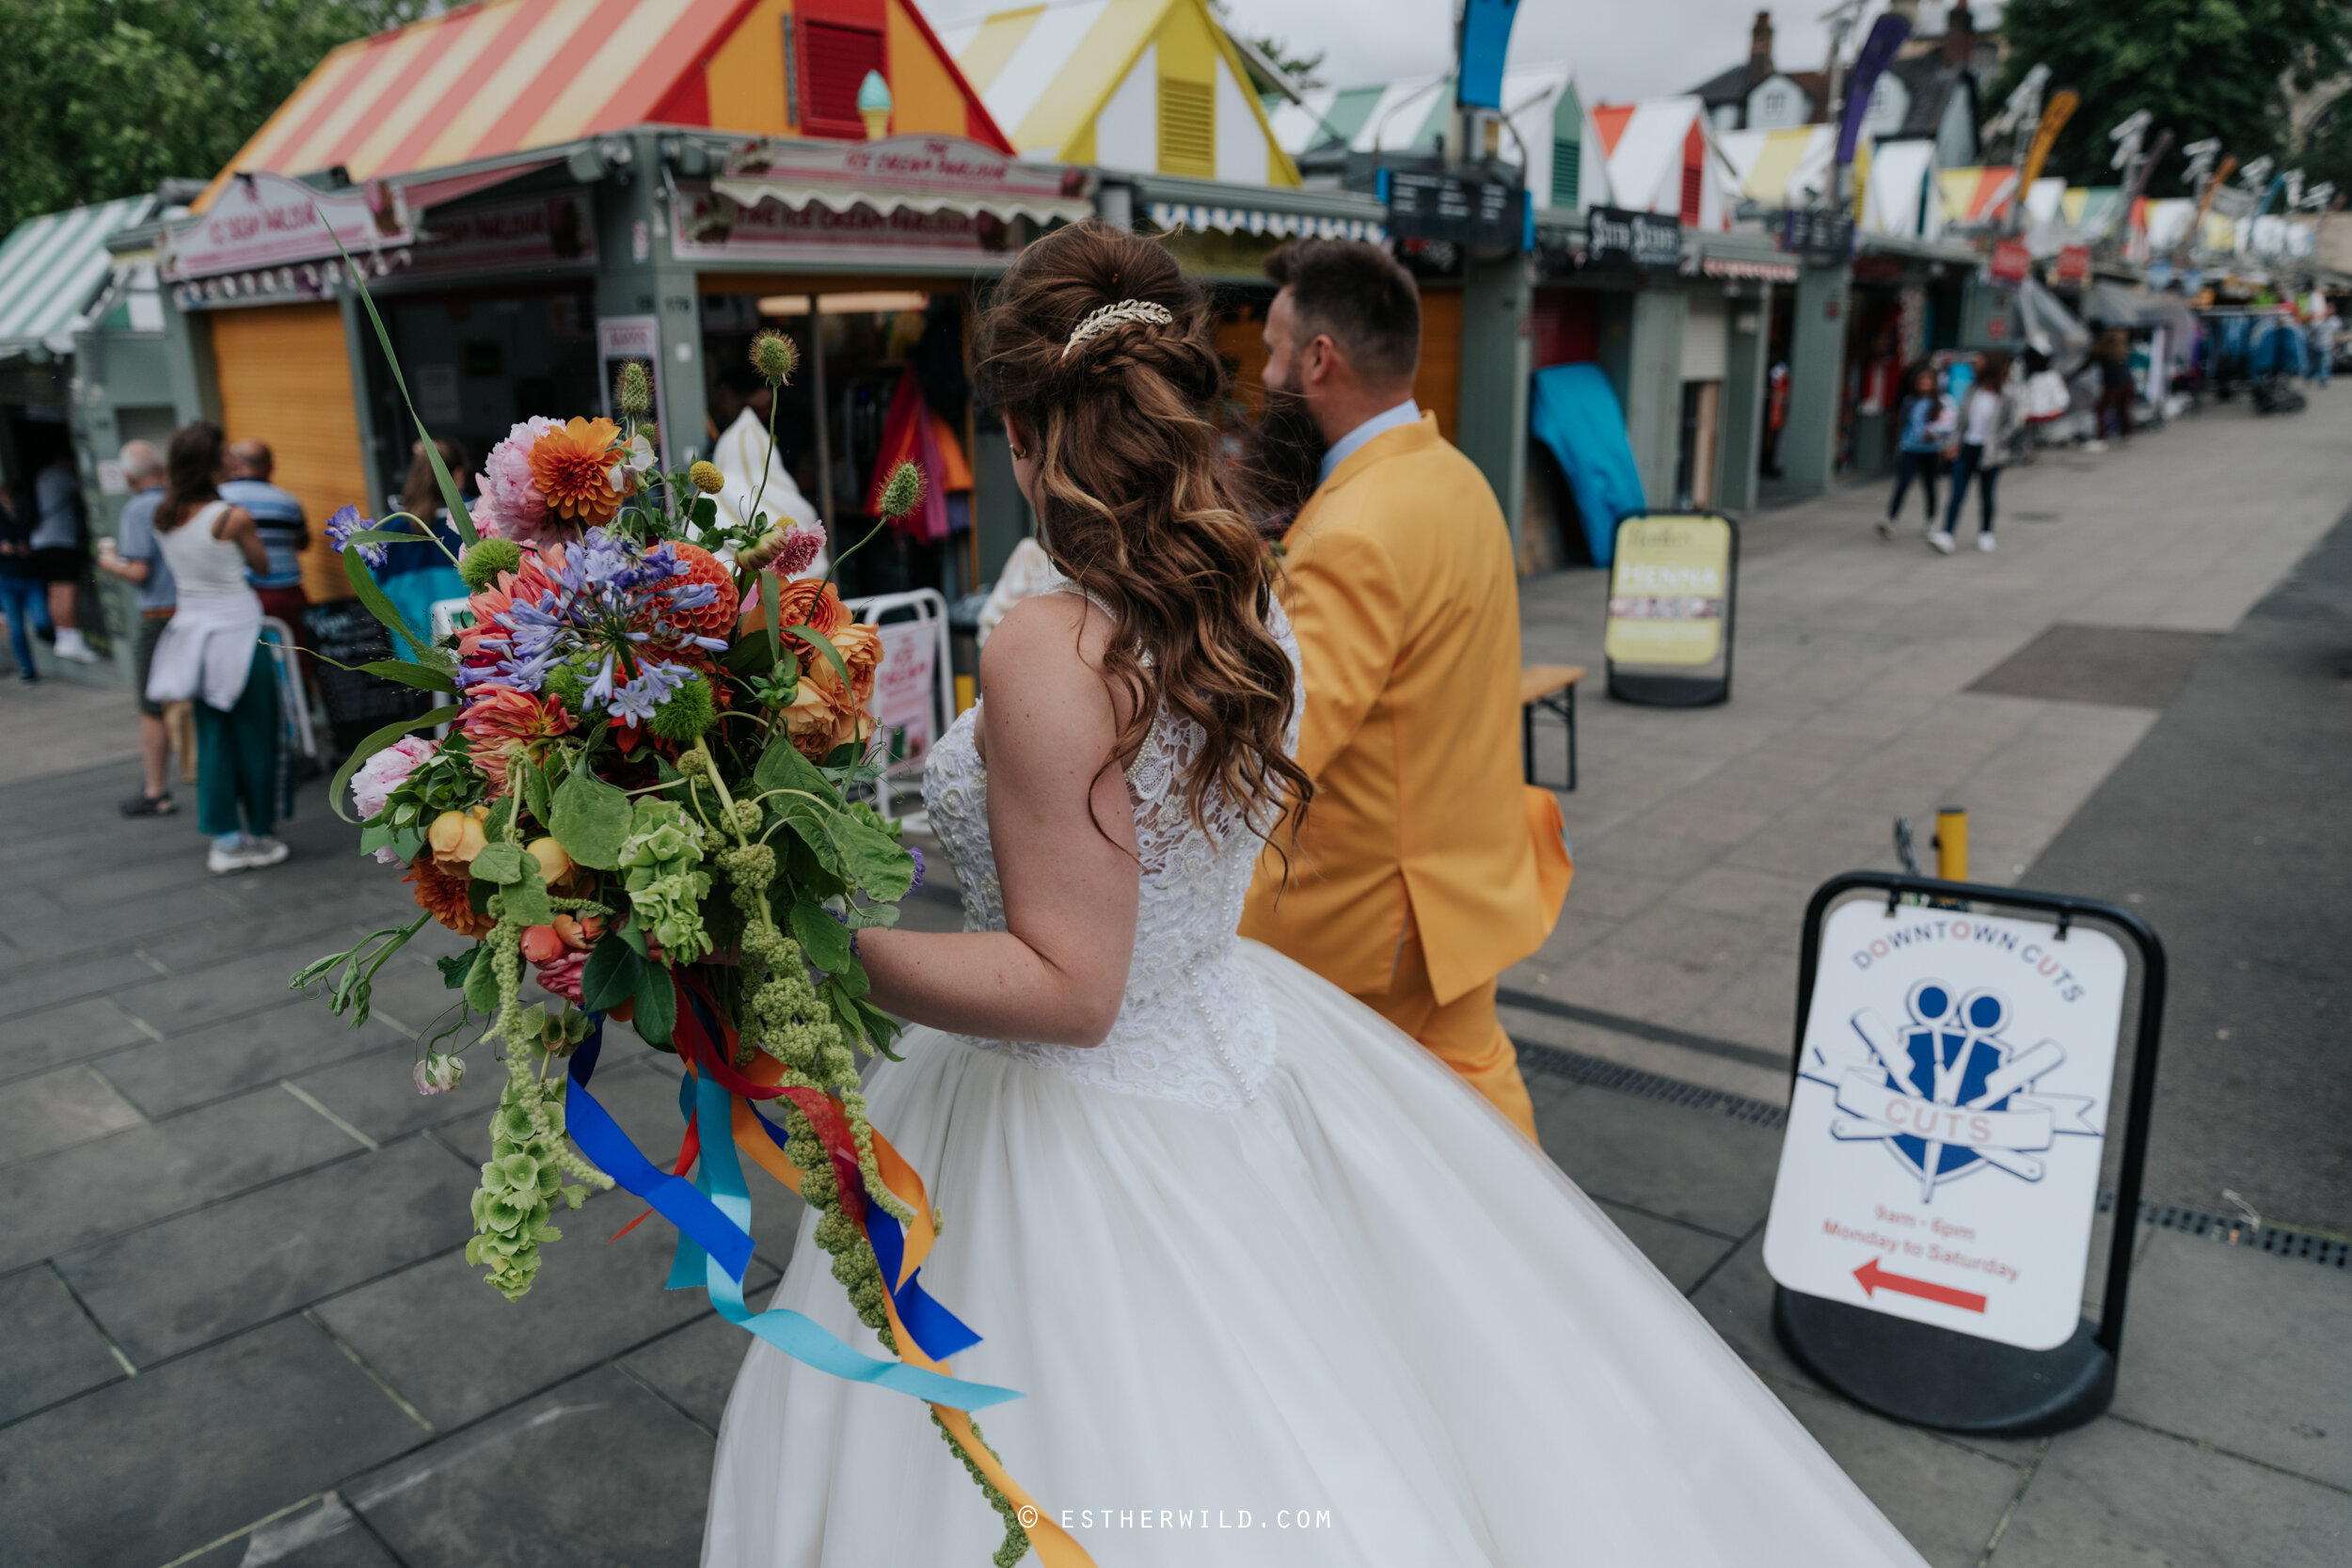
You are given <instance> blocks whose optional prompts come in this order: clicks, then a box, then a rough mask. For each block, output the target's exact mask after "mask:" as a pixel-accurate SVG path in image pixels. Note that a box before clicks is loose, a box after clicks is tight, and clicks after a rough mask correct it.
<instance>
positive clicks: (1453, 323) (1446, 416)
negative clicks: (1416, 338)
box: [1413, 289, 1462, 441]
mask: <svg viewBox="0 0 2352 1568" xmlns="http://www.w3.org/2000/svg"><path fill="white" fill-rule="evenodd" d="M1413 401H1414V402H1415V403H1417V404H1421V406H1422V409H1423V410H1424V411H1425V412H1429V413H1434V414H1436V415H1437V416H1438V434H1439V435H1440V436H1444V437H1445V438H1446V439H1447V440H1449V441H1451V440H1453V439H1454V430H1455V423H1454V418H1455V416H1456V415H1457V414H1459V413H1460V412H1461V405H1462V291H1461V290H1459V289H1423V290H1422V294H1421V370H1420V371H1419V372H1418V373H1416V374H1415V375H1414V377H1413Z"/></svg>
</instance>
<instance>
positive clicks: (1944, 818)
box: [1935, 806, 1968, 882]
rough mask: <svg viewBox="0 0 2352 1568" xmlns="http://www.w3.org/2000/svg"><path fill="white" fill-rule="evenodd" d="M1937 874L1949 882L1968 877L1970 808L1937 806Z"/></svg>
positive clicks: (1959, 880)
mask: <svg viewBox="0 0 2352 1568" xmlns="http://www.w3.org/2000/svg"><path fill="white" fill-rule="evenodd" d="M1935 874H1936V876H1937V877H1938V878H1939V879H1942V880H1944V881H1947V882H1964V881H1966V880H1967V879H1968V808H1967V807H1965V806H1938V807H1936V808H1935Z"/></svg>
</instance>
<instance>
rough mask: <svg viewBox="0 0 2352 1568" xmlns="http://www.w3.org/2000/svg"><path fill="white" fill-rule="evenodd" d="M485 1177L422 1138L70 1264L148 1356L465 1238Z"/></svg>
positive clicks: (100, 1307) (118, 1330)
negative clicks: (471, 1206) (479, 1182)
mask: <svg viewBox="0 0 2352 1568" xmlns="http://www.w3.org/2000/svg"><path fill="white" fill-rule="evenodd" d="M476 1180H477V1178H476V1173H475V1172H473V1171H472V1170H469V1169H468V1168H467V1167H466V1165H465V1164H464V1163H463V1162H461V1161H459V1160H457V1159H456V1158H455V1157H453V1155H452V1154H451V1153H450V1151H449V1150H448V1149H446V1148H442V1147H441V1146H440V1145H438V1144H437V1143H433V1142H431V1141H430V1140H428V1139H422V1138H409V1139H405V1140H404V1141H402V1142H400V1143H396V1144H393V1145H391V1146H389V1148H382V1149H379V1150H377V1151H375V1152H374V1153H372V1154H361V1155H360V1156H359V1157H358V1158H357V1159H353V1160H345V1161H342V1162H341V1163H339V1164H331V1165H328V1166H326V1168H324V1169H322V1170H319V1171H315V1172H312V1173H310V1174H309V1175H306V1176H299V1177H296V1178H294V1180H291V1181H279V1182H276V1183H273V1184H272V1185H269V1186H266V1187H262V1188H261V1189H259V1190H257V1191H254V1192H250V1193H246V1194H245V1195H244V1196H239V1197H233V1198H230V1199H229V1200H228V1201H227V1202H224V1203H215V1204H213V1205H211V1206H210V1207H208V1208H204V1209H199V1210H198V1211H196V1212H194V1213H189V1214H183V1215H181V1216H179V1217H178V1218H176V1219H169V1220H166V1221H164V1222H163V1223H162V1224H160V1225H153V1226H150V1227H146V1228H144V1229H141V1230H135V1231H133V1232H131V1233H130V1234H128V1235H125V1236H119V1237H117V1238H115V1239H114V1240H112V1241H109V1242H104V1243H101V1244H99V1245H97V1246H94V1247H88V1248H86V1249H84V1250H82V1251H80V1252H70V1253H67V1254H65V1255H64V1256H63V1257H61V1258H59V1259H57V1271H58V1273H60V1274H62V1275H65V1277H66V1278H67V1280H69V1281H70V1282H71V1283H72V1286H73V1288H74V1290H75V1291H77V1292H79V1293H80V1295H81V1298H82V1300H83V1301H84V1302H85V1303H86V1304H87V1306H88V1307H89V1309H90V1311H91V1313H92V1314H93V1315H94V1316H95V1317H96V1318H97V1319H98V1321H99V1323H102V1324H103V1325H104V1326H105V1328H106V1331H107V1332H108V1333H109V1334H111V1335H113V1336H114V1338H115V1340H116V1342H117V1343H119V1344H120V1345H121V1346H122V1348H123V1350H124V1351H125V1352H127V1353H128V1354H130V1356H131V1359H132V1360H133V1361H135V1362H136V1363H138V1364H139V1365H140V1366H142V1367H144V1366H147V1365H149V1364H150V1363H152V1362H155V1361H159V1360H161V1359H163V1358H164V1357H166V1356H169V1355H177V1354H180V1353H181V1352H183V1351H186V1350H191V1349H193V1348H195V1347H196V1346H198V1345H202V1344H209V1343H211V1342H212V1341H213V1340H215V1339H221V1338H227V1337H228V1336H230V1335H231V1334H235V1333H238V1332H240V1331H242V1330H244V1329H246V1328H250V1327H251V1326H253V1325H254V1324H255V1323H264V1322H267V1321H268V1320H269V1319H271V1318H274V1317H278V1316H279V1315H280V1314H282V1313H286V1312H292V1311H295V1310H297V1309H299V1308H301V1307H308V1306H310V1304H311V1303H312V1302H315V1301H317V1300H319V1299H320V1298H321V1297H323V1296H326V1295H331V1294H333V1293H334V1292H336V1291H342V1290H347V1289H349V1288H350V1287H352V1286H355V1285H358V1284H360V1283H362V1282H364V1281H366V1280H370V1279H374V1278H377V1277H379V1276H382V1275H389V1274H390V1273H392V1272H393V1271H395V1270H397V1269H401V1268H405V1267H406V1266H407V1265H409V1264H411V1263H414V1262H416V1261H418V1260H419V1259H424V1258H429V1257H432V1256H434V1255H436V1254H439V1253H445V1252H447V1251H449V1249H451V1248H452V1247H456V1246H462V1245H464V1244H465V1241H466V1238H467V1237H468V1236H469V1235H471V1234H472V1233H473V1221H472V1218H471V1215H470V1214H469V1201H470V1199H471V1197H472V1195H473V1189H474V1186H475V1183H476Z"/></svg>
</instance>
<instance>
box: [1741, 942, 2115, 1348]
mask: <svg viewBox="0 0 2352 1568" xmlns="http://www.w3.org/2000/svg"><path fill="white" fill-rule="evenodd" d="M2128 974H2129V966H2128V964H2127V963H2126V961H2125V958H2124V955H2123V950H2122V947H2121V946H2120V945H2119V944H2118V943H2117V942H2115V941H2114V939H2113V938H2111V937H2109V936H2107V935H2106V933H2105V932H2104V931H2099V930H2095V929H2087V928H2085V927H2081V926H2076V927H2074V928H2073V929H2072V930H2071V931H2069V932H2068V933H2067V935H2066V937H2065V938H2064V939H2063V940H2060V939H2059V938H2058V935H2057V933H2056V931H2055V929H2054V928H2053V927H2050V926H2048V925H2046V924H2044V923H2042V922H2038V921H2029V920H2019V919H2014V918H2010V917H2008V916H2004V915H1995V914H1978V913H1970V912H1967V911H1962V910H1949V909H1939V908H1933V907H1929V906H1917V905H1906V906H1899V907H1898V908H1896V909H1895V910H1893V911H1891V913H1890V911H1888V909H1887V906H1886V904H1885V903H1884V902H1883V900H1879V899H1868V898H1866V899H1858V900H1855V901H1852V902H1849V903H1846V904H1842V905H1840V906H1838V907H1837V909H1836V910H1835V911H1832V912H1831V914H1830V915H1829V917H1828V918H1827V920H1826V921H1824V922H1823V925H1822V930H1821V942H1820V965H1819V969H1818V971H1817V974H1816V975H1815V981H1814V990H1813V1000H1812V1006H1811V1009H1810V1011H1809V1013H1808V1014H1807V1018H1806V1022H1805V1033H1804V1042H1803V1044H1802V1046H1801V1048H1800V1049H1801V1053H1802V1054H1801V1058H1800V1064H1799V1069H1798V1078H1797V1085H1796V1091H1795V1094H1794V1096H1793V1097H1792V1099H1791V1101H1790V1102H1789V1108H1788V1133H1787V1137H1786V1140H1785V1141H1784V1143H1783V1144H1782V1146H1781V1160H1780V1175H1779V1179H1778V1180H1777V1182H1776V1183H1775V1185H1774V1187H1773V1191H1772V1218H1771V1220H1770V1222H1769V1224H1768V1225H1767V1227H1766V1229H1765V1235H1764V1262H1765V1266H1766V1267H1767V1268H1768V1269H1769V1270H1770V1271H1771V1272H1772V1277H1773V1279H1775V1280H1776V1281H1778V1282H1779V1283H1780V1284H1781V1285H1782V1286H1784V1287H1786V1288H1787V1289H1788V1290H1791V1291H1801V1292H1803V1293H1804V1294H1806V1295H1811V1296H1819V1297H1822V1298H1825V1299H1827V1300H1830V1301H1841V1302H1847V1303H1850V1304H1851V1305H1853V1306H1857V1307H1867V1308H1869V1309H1870V1310H1873V1311H1877V1312H1883V1313H1887V1314H1890V1315H1892V1316H1895V1317H1899V1318H1908V1319H1911V1320H1913V1321H1915V1322H1918V1323H1930V1324H1932V1325H1934V1326H1936V1327H1938V1328H1946V1329H1950V1330H1953V1331H1954V1332H1957V1333H1961V1334H1967V1335H1973V1336H1975V1337H1977V1338H1984V1339H1993V1340H1997V1341H1999V1342H2001V1343H2003V1344H2010V1345H2016V1346H2019V1347H2021V1348H2023V1349H2026V1350H2036V1351H2040V1350H2050V1349H2054V1348H2055V1347H2057V1346H2058V1345H2060V1344H2063V1343H2064V1342H2065V1341H2066V1340H2067V1339H2068V1338H2070V1337H2071V1336H2072V1335H2073V1334H2074V1330H2075V1326H2076V1324H2077V1323H2078V1322H2079V1321H2080V1318H2081V1315H2082V1294H2083V1278H2084V1273H2085V1269H2086V1267H2087V1265H2088V1262H2089V1259H2090V1223H2091V1216H2092V1213H2093V1212H2094V1211H2095V1209H2096V1207H2097V1203H2098V1190H2099V1164H2100V1155H2101V1152H2102V1150H2103V1148H2104V1146H2105V1143H2106V1122H2107V1112H2108V1101H2109V1099H2110V1097H2111V1095H2112V1093H2113V1081H2114V1071H2115V1050H2116V1037H2117V1033H2118V1031H2119V1030H2120V1028H2121V1027H2122V1009H2123V993H2124V986H2125V983H2126V979H2127V976H2128Z"/></svg>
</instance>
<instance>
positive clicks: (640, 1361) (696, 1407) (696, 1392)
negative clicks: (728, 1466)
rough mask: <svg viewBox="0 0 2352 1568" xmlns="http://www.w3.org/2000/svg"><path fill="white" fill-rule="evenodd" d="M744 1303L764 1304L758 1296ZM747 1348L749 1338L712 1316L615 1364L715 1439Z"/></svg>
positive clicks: (688, 1325) (723, 1320)
mask: <svg viewBox="0 0 2352 1568" xmlns="http://www.w3.org/2000/svg"><path fill="white" fill-rule="evenodd" d="M746 1299H747V1300H748V1301H750V1303H751V1304H752V1305H753V1306H754V1307H758V1306H761V1305H763V1302H762V1298H761V1297H760V1296H759V1295H758V1294H756V1293H754V1294H751V1295H749V1296H747V1297H746ZM751 1348H752V1337H751V1336H750V1335H749V1334H746V1333H745V1332H743V1330H741V1329H739V1328H738V1327H736V1326H735V1325H734V1324H733V1323H729V1322H727V1321H726V1320H725V1319H724V1318H723V1317H721V1316H719V1314H717V1313H716V1312H713V1313H711V1314H709V1315H708V1316H707V1317H702V1318H697V1319H695V1320H694V1321H693V1322H692V1323H688V1324H687V1325H686V1326H685V1327H684V1328H679V1329H673V1330H672V1331H671V1332H669V1333H667V1334H665V1335H663V1336H662V1337H661V1338H659V1339H656V1340H654V1341H653V1342H652V1343H651V1344H649V1345H645V1346H644V1347H642V1348H640V1349H638V1350H634V1351H631V1352H630V1353H629V1354H627V1355H624V1356H622V1357H621V1359H620V1361H619V1362H618V1363H617V1365H619V1366H620V1367H621V1369H622V1370H625V1371H627V1372H628V1375H629V1376H631V1377H633V1378H636V1379H637V1380H638V1381H639V1382H641V1383H644V1384H645V1385H647V1386H650V1387H651V1388H652V1389H653V1390H654V1391H655V1392H656V1393H658V1394H660V1396H661V1397H662V1398H663V1399H666V1400H668V1401H669V1402H671V1403H672V1404H675V1405H676V1406H677V1407H678V1408H679V1409H681V1410H683V1411H685V1412H686V1414H687V1415H689V1416H691V1417H692V1418H694V1420H695V1421H697V1422H698V1423H700V1424H701V1425H702V1426H703V1427H705V1428H707V1430H708V1431H709V1432H710V1433H712V1434H713V1435H716V1434H717V1433H718V1431H719V1420H720V1418H722V1417H723V1416H724V1415H725V1414H726V1411H727V1396H728V1395H729V1394H732V1393H733V1392H734V1391H735V1375H736V1373H738V1372H739V1371H741V1370H743V1357H744V1355H745V1354H748V1353H749V1352H750V1350H751Z"/></svg>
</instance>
